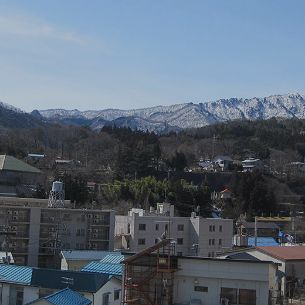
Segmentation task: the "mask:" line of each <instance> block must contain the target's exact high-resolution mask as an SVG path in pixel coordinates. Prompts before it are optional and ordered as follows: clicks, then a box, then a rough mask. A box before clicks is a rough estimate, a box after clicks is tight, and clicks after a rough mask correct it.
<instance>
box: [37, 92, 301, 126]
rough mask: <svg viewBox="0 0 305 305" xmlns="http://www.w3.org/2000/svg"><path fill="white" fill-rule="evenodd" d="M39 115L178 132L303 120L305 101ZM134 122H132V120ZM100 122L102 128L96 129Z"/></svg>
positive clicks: (293, 97)
mask: <svg viewBox="0 0 305 305" xmlns="http://www.w3.org/2000/svg"><path fill="white" fill-rule="evenodd" d="M40 114H41V115H42V116H44V117H45V118H48V119H57V120H61V119H62V120H63V119H67V118H82V119H87V120H94V123H93V125H94V129H98V128H100V127H102V126H103V125H104V124H105V122H106V121H110V122H111V121H114V120H117V119H119V118H120V120H119V122H120V124H121V123H122V122H123V121H122V119H121V118H128V120H125V121H124V124H123V123H122V124H123V125H124V126H128V124H129V123H130V124H131V125H132V127H133V128H139V129H143V130H146V129H148V130H158V131H159V130H160V129H162V128H163V126H173V127H179V128H189V127H202V126H205V125H210V124H214V123H217V122H224V121H230V120H237V119H248V120H257V119H269V118H272V117H281V118H292V117H296V118H302V119H305V99H304V96H302V95H300V94H297V93H296V94H287V95H272V96H269V97H265V98H256V97H255V98H251V99H242V98H231V99H221V100H218V101H214V102H205V103H199V104H194V103H185V104H177V105H171V106H156V107H150V108H142V109H133V110H120V109H105V110H88V111H79V110H65V109H49V110H40ZM131 118H133V119H131ZM99 120H100V121H101V124H102V125H99V123H98V122H99Z"/></svg>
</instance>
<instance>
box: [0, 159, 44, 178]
mask: <svg viewBox="0 0 305 305" xmlns="http://www.w3.org/2000/svg"><path fill="white" fill-rule="evenodd" d="M0 171H13V172H23V173H35V174H40V173H41V171H40V170H39V169H38V168H36V167H34V166H31V165H29V164H27V163H25V162H23V161H21V160H18V159H16V158H15V157H12V156H8V155H0Z"/></svg>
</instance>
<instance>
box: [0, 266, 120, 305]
mask: <svg viewBox="0 0 305 305" xmlns="http://www.w3.org/2000/svg"><path fill="white" fill-rule="evenodd" d="M0 275H1V277H0V284H1V286H0V304H1V305H23V304H28V303H31V302H33V301H35V302H36V301H37V300H38V299H40V300H39V302H38V303H37V304H41V302H44V301H45V299H44V298H45V297H46V296H49V295H50V294H54V293H56V292H59V291H61V290H62V289H65V288H70V289H71V290H73V291H76V292H78V293H80V294H82V295H83V296H84V297H85V298H86V299H88V300H90V301H91V302H92V305H100V304H109V305H119V304H120V301H121V299H120V298H121V295H120V291H121V281H120V277H119V276H114V275H112V274H111V271H110V270H108V273H107V274H106V273H105V274H103V273H100V272H79V271H66V270H56V269H42V268H32V267H23V266H16V265H0ZM34 304H36V303H34ZM42 304H47V303H45V302H44V303H42ZM62 304H64V303H62Z"/></svg>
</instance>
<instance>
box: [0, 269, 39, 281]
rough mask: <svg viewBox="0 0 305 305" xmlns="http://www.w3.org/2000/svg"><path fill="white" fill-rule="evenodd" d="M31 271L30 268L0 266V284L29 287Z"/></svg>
mask: <svg viewBox="0 0 305 305" xmlns="http://www.w3.org/2000/svg"><path fill="white" fill-rule="evenodd" d="M32 270H33V268H31V267H24V266H16V265H5V264H0V282H10V283H15V284H22V285H30V283H31V278H32Z"/></svg>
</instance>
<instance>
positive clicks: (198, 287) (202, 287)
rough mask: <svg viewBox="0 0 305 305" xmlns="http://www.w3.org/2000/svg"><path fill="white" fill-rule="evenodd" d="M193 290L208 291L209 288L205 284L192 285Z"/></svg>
mask: <svg viewBox="0 0 305 305" xmlns="http://www.w3.org/2000/svg"><path fill="white" fill-rule="evenodd" d="M194 291H199V292H208V291H209V288H208V287H205V286H194Z"/></svg>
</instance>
